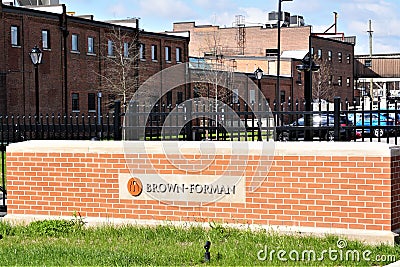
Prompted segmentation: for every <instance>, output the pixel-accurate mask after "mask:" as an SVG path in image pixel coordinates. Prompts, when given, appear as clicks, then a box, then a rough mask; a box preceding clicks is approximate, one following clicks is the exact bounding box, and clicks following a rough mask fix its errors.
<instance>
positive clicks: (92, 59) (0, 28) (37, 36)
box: [0, 4, 189, 114]
mask: <svg viewBox="0 0 400 267" xmlns="http://www.w3.org/2000/svg"><path fill="white" fill-rule="evenodd" d="M60 6H62V12H60V13H53V12H45V11H39V10H34V9H29V8H23V7H15V6H9V5H4V4H2V5H1V6H0V48H1V51H2V53H1V54H0V58H1V60H0V114H34V113H35V110H36V109H35V107H36V104H37V103H36V101H35V94H36V93H37V92H36V91H37V90H36V86H35V70H34V65H33V64H32V62H31V59H30V56H29V52H30V51H31V49H32V48H33V47H35V46H37V47H38V48H39V49H40V50H41V51H42V52H43V61H42V64H40V65H38V73H39V75H38V78H39V79H38V84H39V90H38V91H39V105H40V108H39V112H40V113H42V114H47V113H50V114H51V113H55V114H57V113H71V112H79V113H84V114H88V113H95V112H98V111H99V110H100V112H101V113H105V112H108V111H109V109H110V107H111V106H110V105H108V103H110V101H112V100H114V99H117V98H121V96H120V95H118V94H117V95H116V94H113V93H111V92H105V91H104V84H105V80H104V74H105V73H106V72H107V71H108V70H109V68H110V65H107V64H110V63H107V60H104V58H107V57H109V58H112V57H113V54H112V52H113V51H112V50H113V49H114V48H113V47H114V46H113V44H112V43H110V40H108V39H107V38H108V37H107V36H108V35H107V34H108V33H109V32H110V31H112V30H115V29H118V30H120V31H122V32H123V33H124V36H125V37H124V38H125V39H124V44H123V45H124V46H125V45H127V46H128V45H129V46H132V44H133V45H134V47H135V48H136V50H134V54H128V53H127V54H126V55H124V58H125V57H126V60H132V61H133V62H134V64H136V68H135V71H133V72H132V73H131V74H130V75H132V76H134V77H136V78H137V79H136V80H137V87H138V86H140V84H141V83H142V82H143V81H145V80H146V79H147V78H148V77H150V76H152V75H153V74H155V73H157V72H159V71H161V70H163V69H164V68H168V67H169V66H172V65H175V64H180V63H184V62H187V61H188V43H189V38H187V37H182V36H174V35H171V34H159V33H152V32H146V31H143V30H139V28H138V27H129V26H123V25H122V24H120V25H117V24H115V23H111V22H109V23H107V22H100V21H95V20H93V17H89V18H87V17H86V18H82V17H77V16H70V15H68V13H67V12H66V7H65V6H64V5H60ZM110 53H111V54H110ZM177 90H178V91H179V90H180V92H179V93H178V92H176V94H177V95H179V98H185V97H186V94H187V93H188V92H187V90H188V89H186V88H181V89H177ZM174 99H175V101H177V100H176V99H178V96H174ZM99 107H100V109H99Z"/></svg>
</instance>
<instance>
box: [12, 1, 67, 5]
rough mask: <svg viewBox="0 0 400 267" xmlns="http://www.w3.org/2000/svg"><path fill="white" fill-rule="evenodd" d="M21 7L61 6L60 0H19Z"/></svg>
mask: <svg viewBox="0 0 400 267" xmlns="http://www.w3.org/2000/svg"><path fill="white" fill-rule="evenodd" d="M17 1H18V4H19V5H20V6H50V5H59V4H60V1H59V0H17Z"/></svg>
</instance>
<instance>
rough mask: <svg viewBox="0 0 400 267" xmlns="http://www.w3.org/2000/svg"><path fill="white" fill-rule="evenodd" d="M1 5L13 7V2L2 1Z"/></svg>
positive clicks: (8, 0)
mask: <svg viewBox="0 0 400 267" xmlns="http://www.w3.org/2000/svg"><path fill="white" fill-rule="evenodd" d="M1 2H2V3H3V5H7V6H14V0H2V1H1Z"/></svg>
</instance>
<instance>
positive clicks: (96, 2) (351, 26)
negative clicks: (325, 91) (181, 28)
mask: <svg viewBox="0 0 400 267" xmlns="http://www.w3.org/2000/svg"><path fill="white" fill-rule="evenodd" d="M60 2H61V3H65V4H66V6H67V11H75V12H76V14H77V15H87V14H91V15H94V18H95V19H96V20H106V19H124V18H128V17H138V18H140V28H142V29H144V30H146V31H154V32H162V31H170V30H172V24H173V22H182V21H195V22H196V25H200V24H214V25H219V26H221V27H224V26H227V27H229V26H232V25H233V23H234V21H235V16H236V15H243V16H244V17H245V21H246V23H248V25H249V26H250V25H256V24H257V23H265V21H266V18H267V14H268V13H269V12H271V11H276V10H277V9H278V0H263V1H261V0H251V1H243V0H114V1H110V0H108V1H106V0H60ZM282 10H284V11H288V12H290V13H291V15H302V16H303V17H304V20H305V23H306V24H307V25H312V26H313V32H324V31H325V30H326V29H328V28H329V27H330V26H331V25H332V24H333V23H334V15H333V12H337V13H338V25H337V31H338V32H344V33H345V35H346V36H357V44H356V47H355V53H356V54H368V53H369V38H368V36H369V34H368V32H367V31H368V21H369V20H372V30H373V31H374V32H373V53H374V54H384V53H400V1H399V0H293V1H291V2H290V1H287V0H286V1H283V2H282Z"/></svg>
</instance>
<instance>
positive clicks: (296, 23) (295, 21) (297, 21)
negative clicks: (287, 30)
mask: <svg viewBox="0 0 400 267" xmlns="http://www.w3.org/2000/svg"><path fill="white" fill-rule="evenodd" d="M304 25H305V24H304V19H303V16H299V15H293V16H290V27H301V26H304Z"/></svg>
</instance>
